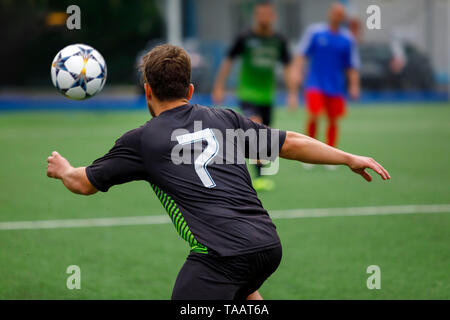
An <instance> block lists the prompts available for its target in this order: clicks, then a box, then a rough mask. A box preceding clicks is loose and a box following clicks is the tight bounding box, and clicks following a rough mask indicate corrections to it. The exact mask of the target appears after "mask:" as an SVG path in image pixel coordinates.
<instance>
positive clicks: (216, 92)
mask: <svg viewBox="0 0 450 320" xmlns="http://www.w3.org/2000/svg"><path fill="white" fill-rule="evenodd" d="M224 96H225V90H224V89H223V88H222V87H220V86H218V87H215V88H214V89H213V92H212V94H211V97H212V100H213V102H214V103H215V104H221V103H222V102H223V98H224Z"/></svg>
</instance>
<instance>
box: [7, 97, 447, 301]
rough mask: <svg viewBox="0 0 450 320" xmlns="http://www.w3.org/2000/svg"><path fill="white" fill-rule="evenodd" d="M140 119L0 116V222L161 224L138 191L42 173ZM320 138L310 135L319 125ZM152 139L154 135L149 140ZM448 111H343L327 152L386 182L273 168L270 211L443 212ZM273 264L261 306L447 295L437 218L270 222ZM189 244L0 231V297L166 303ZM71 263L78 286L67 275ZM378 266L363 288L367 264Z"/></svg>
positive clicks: (285, 117) (133, 234) (281, 116)
mask: <svg viewBox="0 0 450 320" xmlns="http://www.w3.org/2000/svg"><path fill="white" fill-rule="evenodd" d="M148 118H149V115H148V114H146V113H144V112H111V113H96V112H92V113H89V112H87V113H86V112H85V113H82V112H61V113H56V112H48V113H46V112H41V113H1V114H0V150H2V156H1V157H0V222H7V221H26V220H48V219H74V218H104V217H126V216H144V215H161V214H164V210H163V208H162V206H161V204H160V202H159V201H158V200H157V198H156V196H155V195H154V193H153V192H152V190H151V189H150V187H149V186H148V184H147V183H144V182H134V183H130V184H127V185H122V186H116V187H114V188H112V189H111V190H110V191H109V192H108V193H105V194H97V195H95V196H91V197H82V196H77V195H74V194H71V193H70V192H68V191H67V190H66V189H65V188H64V187H63V185H62V184H61V183H60V182H59V181H56V180H52V179H48V178H47V177H46V175H45V170H46V158H47V156H48V155H49V154H50V153H51V151H53V150H58V151H59V152H60V153H61V154H62V155H64V156H66V157H67V158H68V159H69V160H70V161H71V162H72V164H73V165H75V166H80V165H86V164H90V163H91V162H92V160H94V159H95V158H97V157H99V156H101V155H103V154H104V153H105V152H106V151H107V150H108V149H109V148H110V147H111V146H112V144H113V143H114V141H115V139H116V138H118V137H119V136H120V135H121V134H122V133H123V132H125V131H126V130H129V129H132V128H134V127H136V126H138V125H140V124H142V123H143V122H145V121H146V120H147V119H148ZM303 119H304V114H303V112H298V113H296V114H295V115H293V114H291V113H288V112H287V111H285V110H283V109H280V110H277V113H276V123H275V125H274V126H275V127H280V128H283V129H290V130H296V131H299V130H301V129H302V127H303V126H302V123H303ZM321 129H322V131H323V129H324V128H323V126H322V127H321ZM155 139H157V137H155ZM449 143H450V105H440V104H436V105H415V106H397V107H394V106H389V105H383V106H370V107H369V106H364V107H360V108H356V107H354V108H351V109H350V110H349V113H348V116H347V118H346V119H345V120H343V123H342V130H341V142H340V147H341V148H342V149H344V150H346V151H349V152H353V153H358V154H365V155H370V156H373V157H374V158H376V159H377V160H378V161H379V162H381V163H382V164H383V165H384V166H385V167H386V168H387V169H388V170H389V171H390V173H391V176H392V180H391V181H388V182H382V181H381V179H375V181H374V182H372V183H367V182H365V181H364V180H363V179H362V178H360V177H359V176H357V175H354V174H352V173H351V172H350V171H349V170H348V169H347V168H344V167H342V168H339V169H338V170H336V171H327V170H325V169H324V168H323V167H315V168H313V169H312V170H310V171H307V170H304V169H303V168H302V166H301V164H300V163H296V162H288V161H285V160H281V162H280V171H279V173H278V174H277V175H276V176H274V181H275V183H276V189H275V190H274V191H273V192H270V193H261V194H260V198H261V200H262V202H263V204H264V206H265V207H266V208H267V209H268V210H269V212H270V210H283V209H296V208H330V207H356V206H385V205H406V204H448V203H450V163H449V162H450V161H449V160H450V145H449ZM275 224H276V225H277V228H278V231H279V235H280V238H281V239H282V242H283V249H284V252H283V261H282V263H281V266H280V267H279V269H278V271H277V272H276V273H275V274H274V275H273V276H272V277H271V278H270V279H269V280H268V281H267V282H266V283H265V284H264V286H263V287H262V288H261V289H260V292H261V294H262V295H263V297H264V298H266V299H450V274H449V270H450V232H449V230H450V213H432V214H406V215H375V216H353V217H323V218H301V219H282V220H275ZM187 254H188V245H187V243H185V242H184V241H183V240H182V239H181V238H179V237H178V235H177V233H176V231H175V229H174V227H173V226H172V225H171V224H160V225H139V226H116V227H90V228H71V229H38V230H0V299H169V298H170V294H171V290H172V286H173V284H174V281H175V278H176V275H177V273H178V271H179V269H180V268H181V266H182V264H183V262H184V259H185V258H186V256H187ZM69 265H78V266H80V268H81V279H82V280H81V286H82V288H81V290H68V289H67V288H66V279H67V277H68V275H67V274H66V268H67V267H68V266H69ZM369 265H378V266H380V268H381V290H368V289H367V287H366V279H367V277H368V276H369V275H368V274H366V268H367V266H369Z"/></svg>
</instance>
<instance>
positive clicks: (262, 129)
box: [224, 109, 286, 161]
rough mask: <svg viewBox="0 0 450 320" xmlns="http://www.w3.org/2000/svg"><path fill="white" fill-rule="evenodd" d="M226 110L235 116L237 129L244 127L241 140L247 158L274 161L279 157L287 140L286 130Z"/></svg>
mask: <svg viewBox="0 0 450 320" xmlns="http://www.w3.org/2000/svg"><path fill="white" fill-rule="evenodd" d="M224 112H226V113H228V116H229V117H232V118H233V120H234V123H235V129H242V135H241V137H240V141H241V145H243V147H244V148H245V151H244V153H245V157H246V158H249V159H256V160H270V161H274V160H275V159H276V158H277V157H278V155H279V153H280V150H281V147H282V146H283V144H284V140H286V131H283V130H278V129H272V128H270V127H268V126H266V125H264V124H261V123H257V122H254V121H252V120H250V119H249V118H246V117H244V116H243V115H241V114H239V113H237V112H235V111H233V110H231V109H225V110H224Z"/></svg>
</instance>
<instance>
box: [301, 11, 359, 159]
mask: <svg viewBox="0 0 450 320" xmlns="http://www.w3.org/2000/svg"><path fill="white" fill-rule="evenodd" d="M345 21H346V11H345V7H344V6H343V5H342V4H340V3H333V4H332V5H331V6H330V9H329V11H328V22H324V23H317V24H313V25H311V26H310V27H308V29H307V30H306V32H305V33H304V34H303V36H302V38H301V40H300V42H299V44H298V45H297V47H296V49H295V55H296V56H295V59H294V62H293V68H292V70H293V72H292V77H293V82H294V83H296V84H297V85H298V86H300V85H302V84H303V79H304V76H303V72H304V69H305V63H306V60H308V62H309V65H308V72H307V76H306V81H305V103H306V109H307V113H308V116H307V122H306V132H307V134H308V135H309V136H310V137H312V138H315V137H316V135H317V122H318V118H319V116H320V115H321V114H322V112H325V113H326V116H327V120H328V128H327V134H326V140H327V141H326V142H327V144H328V145H330V146H333V147H335V146H336V144H337V137H338V120H339V118H340V117H342V116H343V115H344V114H345V111H346V106H345V96H346V90H347V89H348V94H349V96H350V97H351V98H352V99H358V97H359V94H360V81H359V72H358V69H359V66H360V58H359V53H358V47H357V44H356V41H355V39H354V37H353V35H352V34H351V32H350V31H349V30H348V29H347V28H345V27H343V26H342V24H343V23H344V22H345ZM347 79H348V81H347ZM307 168H309V166H307ZM329 168H332V167H329Z"/></svg>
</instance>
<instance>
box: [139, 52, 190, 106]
mask: <svg viewBox="0 0 450 320" xmlns="http://www.w3.org/2000/svg"><path fill="white" fill-rule="evenodd" d="M141 72H142V74H143V76H144V79H145V81H146V82H147V83H148V84H149V85H150V88H151V89H152V92H153V94H154V95H155V96H156V97H157V98H158V99H159V100H161V101H173V100H176V99H180V98H186V97H187V96H188V94H189V85H190V83H191V59H190V58H189V55H188V53H187V52H186V51H185V50H184V49H183V48H181V47H178V46H174V45H170V44H163V45H160V46H157V47H155V48H153V49H152V50H151V51H150V52H148V53H147V54H146V55H145V56H144V57H143V58H142V64H141Z"/></svg>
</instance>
